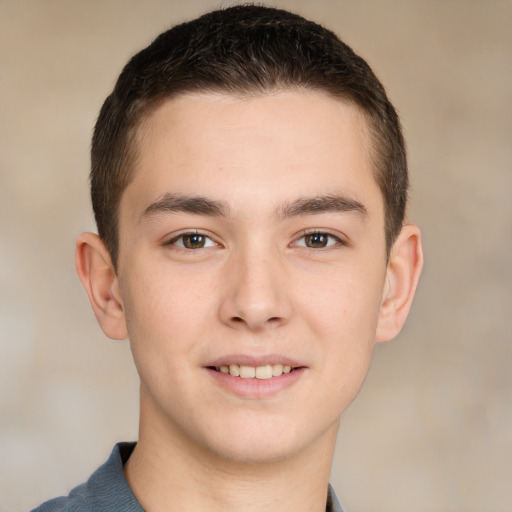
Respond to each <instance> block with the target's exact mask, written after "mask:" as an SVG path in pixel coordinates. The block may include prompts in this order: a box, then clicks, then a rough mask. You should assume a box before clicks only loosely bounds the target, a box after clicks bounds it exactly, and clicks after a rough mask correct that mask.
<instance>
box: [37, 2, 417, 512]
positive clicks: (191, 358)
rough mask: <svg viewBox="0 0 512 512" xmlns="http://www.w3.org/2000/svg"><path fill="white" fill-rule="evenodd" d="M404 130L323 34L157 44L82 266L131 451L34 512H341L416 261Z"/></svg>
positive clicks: (248, 18) (132, 87)
mask: <svg viewBox="0 0 512 512" xmlns="http://www.w3.org/2000/svg"><path fill="white" fill-rule="evenodd" d="M407 181H408V179H407V166H406V158H405V150H404V143H403V139H402V135H401V131H400V124H399V121H398V118H397V115H396V113H395V110H394V109H393V107H392V105H391V104H390V102H389V101H388V99H387V97H386V94H385V92H384V90H383V88H382V86H381V85H380V83H379V82H378V80H377V79H376V78H375V76H374V75H373V73H372V71H371V70H370V68H369V67H368V65H367V64H366V63H365V62H364V61H363V60H362V59H361V58H359V57H358V56H356V55H355V54H354V53H353V52H352V50H351V49H350V48H348V47H347V46H346V45H345V44H343V43H342V42H341V41H339V40H338V39H337V38H336V36H335V35H334V34H332V33H331V32H329V31H327V30H325V29H324V28H322V27H320V26H318V25H316V24H314V23H311V22H309V21H306V20H304V19H303V18H301V17H299V16H296V15H293V14H290V13H288V12H285V11H280V10H275V9H269V8H265V7H256V6H238V7H233V8H229V9H226V10H221V11H215V12H212V13H210V14H207V15H205V16H203V17H201V18H199V19H197V20H194V21H192V22H189V23H185V24H183V25H179V26H177V27H174V28H173V29H171V30H169V31H168V32H165V33H164V34H162V35H160V36H159V37H158V38H157V39H156V40H155V41H154V42H153V43H152V44H151V45H150V46H149V47H148V48H146V49H145V50H143V51H142V52H140V53H139V54H137V55H136V56H135V57H133V58H132V59H131V60H130V62H129V63H128V64H127V66H126V67H125V69H124V70H123V72H122V74H121V76H120V77H119V80H118V82H117V84H116V86H115V89H114V91H113V93H112V94H111V95H110V96H109V97H108V98H107V100H106V101H105V104H104V105H103V108H102V110H101V113H100V116H99V119H98V122H97V125H96V128H95V133H94V138H93V144H92V172H91V193H92V202H93V207H94V211H95V215H96V221H97V225H98V231H99V235H95V234H92V233H85V234H83V235H82V236H81V237H80V238H79V240H78V243H77V251H76V266H77V270H78V274H79V276H80V279H81V280H82V283H83V284H84V287H85V289H86V290H87V293H88V295H89V298H90V301H91V304H92V307H93V309H94V312H95V314H96V317H97V319H98V322H99V323H100V325H101V327H102V329H103V331H104V332H105V334H106V335H107V336H109V337H111V338H114V339H124V338H127V337H128V338H129V339H130V343H131V348H132V352H133V356H134V359H135V364H136V367H137V370H138V373H139V375H140V381H141V386H140V433H139V440H138V442H137V444H134V443H133V444H128V443H121V444H119V445H117V446H116V447H115V448H114V450H113V452H112V455H111V457H110V459H109V460H108V461H107V463H106V464H105V465H103V466H102V467H101V468H100V469H98V470H97V471H96V473H94V474H93V475H92V477H91V478H90V479H89V481H88V482H87V483H86V484H84V485H82V486H79V487H78V488H76V489H75V490H73V491H72V492H71V494H70V495H69V496H68V497H66V498H58V499H56V500H52V501H50V502H47V503H46V504H44V505H42V506H41V507H40V508H39V509H37V510H40V511H51V510H73V511H93V510H94V511H96V510H103V511H107V510H108V511H117V510H119V511H121V510H123V511H141V510H148V511H151V512H159V511H164V510H165V511H175V510H176V511H181V510H191V511H217V510H218V511H224V512H225V511H235V510H237V511H238V510H244V511H261V510H266V509H269V508H271V509H279V510H281V511H283V512H288V511H289V512H291V511H308V512H309V511H316V512H320V511H322V512H323V511H325V510H330V511H340V510H341V507H340V505H339V503H338V501H337V499H336V497H335V495H334V491H333V490H332V489H330V488H329V485H328V479H329V473H330V468H331V462H332V457H333V450H334V444H335V440H336V435H337V431H338V425H339V421H340V417H341V414H342V413H343V411H344V410H345V409H346V408H347V407H348V405H349V404H350V402H351V401H352V400H353V399H354V397H355V395H356V394H357V392H358V390H359V388H360V386H361V384H362V382H363V380H364V377H365V374H366V371H367V369H368V365H369V362H370V358H371V354H372V349H373V346H374V344H375V342H381V341H386V340H389V339H391V338H392V337H394V336H395V335H396V334H397V333H398V332H399V330H400V328H401V327H402V325H403V323H404V322H405V319H406V317H407V313H408V311H409V307H410V305H411V301H412V298H413V295H414V290H415V287H416V284H417V281H418V277H419V274H420V271H421V265H422V253H421V241H420V233H419V230H418V228H417V227H415V226H412V225H404V224H403V220H404V210H405V203H406V194H407Z"/></svg>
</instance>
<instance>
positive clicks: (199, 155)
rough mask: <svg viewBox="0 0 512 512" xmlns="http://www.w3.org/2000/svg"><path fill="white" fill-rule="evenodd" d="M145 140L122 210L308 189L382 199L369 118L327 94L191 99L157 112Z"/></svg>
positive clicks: (142, 132) (279, 196) (256, 198)
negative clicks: (172, 200)
mask: <svg viewBox="0 0 512 512" xmlns="http://www.w3.org/2000/svg"><path fill="white" fill-rule="evenodd" d="M137 135H138V136H137V139H138V140H137V153H138V155H137V158H136V165H135V169H134V177H133V180H132V182H131V183H130V185H129V186H128V187H127V190H126V191H125V194H124V195H123V198H122V202H121V210H122V209H123V203H127V202H129V203H130V210H131V211H133V212H135V211H137V212H140V211H142V210H143V209H144V208H145V206H147V205H148V204H149V203H151V202H153V201H155V200H156V199H157V198H158V197H159V196H161V195H163V194H166V193H181V194H191V195H197V194H201V195H206V196H209V197H212V198H214V199H218V200H221V201H223V202H227V203H229V204H230V206H231V207H233V208H234V209H235V210H236V209H237V208H242V209H243V207H244V206H247V205H248V204H249V203H248V199H250V200H251V201H249V202H254V203H255V204H258V202H259V204H260V206H261V207H263V206H264V205H267V204H268V205H270V202H272V200H273V199H275V201H292V200H293V199H294V197H295V196H297V195H301V196H303V195H304V193H305V191H307V190H309V192H310V194H323V195H325V194H331V193H340V194H344V195H346V194H350V195H351V196H353V197H354V199H356V200H358V201H361V202H364V203H368V202H369V203H372V202H373V203H375V202H377V203H380V202H381V200H380V193H379V192H378V187H377V184H376V182H375V180H374V177H373V173H372V170H371V158H370V143H369V135H368V129H367V124H366V120H365V118H364V115H363V114H362V113H361V112H360V110H359V109H358V108H357V107H356V106H354V105H351V104H349V103H347V102H343V101H340V100H337V99H334V98H332V97H330V96H328V95H327V94H325V93H321V92H315V91H310V90H285V91H279V92H274V93H265V94H253V95H244V96H234V95H230V94H225V93H193V94H186V95H182V96H178V97H176V98H173V99H170V100H166V101H165V102H164V103H163V104H161V105H160V106H158V107H157V108H156V109H155V110H154V112H152V113H151V115H150V116H148V118H147V119H146V120H145V121H144V122H143V123H142V124H141V126H140V127H139V130H138V134H137ZM376 192H377V194H376ZM381 206H382V205H381V204H376V205H375V208H376V209H378V210H381ZM370 209H371V204H370Z"/></svg>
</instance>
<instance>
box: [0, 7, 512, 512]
mask: <svg viewBox="0 0 512 512" xmlns="http://www.w3.org/2000/svg"><path fill="white" fill-rule="evenodd" d="M226 4H227V3H226V2H224V3H222V4H221V2H219V1H218V0H214V1H209V0H204V1H199V0H196V1H190V0H189V1H188V2H181V1H180V2H178V1H175V2H173V1H170V0H167V1H158V0H152V1H144V2H143V1H136V0H125V1H115V0H107V1H90V2H84V1H78V0H76V1H51V0H46V1H44V0H40V1H37V0H34V1H26V0H22V1H9V0H0V510H1V511H10V512H17V511H22V510H27V509H28V508H30V507H31V506H33V505H36V504H37V503H39V502H40V501H42V500H44V499H47V498H50V497H52V496H54V495H58V494H62V493H66V492H67V491H68V490H69V489H70V488H71V487H72V486H73V485H76V484H77V483H79V482H81V481H83V480H84V479H85V478H86V477H87V476H88V475H89V473H90V472H91V471H92V470H93V469H94V468H95V467H96V466H98V465H99V464H100V463H101V462H102V461H103V460H104V459H105V458H106V456H107V455H108V453H110V449H111V446H112V445H113V444H114V442H115V441H117V440H122V439H125V440H128V439H134V438H135V437H136V432H137V408H138V405H137V396H136V395H137V377H136V373H135V370H134V368H133V365H132V363H131V358H130V354H129V350H128V347H127V345H126V343H115V342H110V341H107V340H106V339H105V338H104V336H103V335H102V333H101V332H100V330H99V328H98V327H97V326H96V322H95V319H94V317H93V314H92V312H91V311H90V308H89V304H88V301H87V299H86V296H85V293H84V292H83V290H82V289H81V286H80V284H79V282H78V279H77V278H76V277H75V273H74V268H73V250H74V241H75V238H76V236H77V234H79V233H80V232H81V231H82V230H88V229H93V222H92V216H91V213H90V207H89V199H88V188H87V173H88V149H89V143H90V135H91V130H92V127H93V123H94V120H95V117H96V114H97V112H98V110H99V108H100V105H101V102H102V101H103V99H104V97H105V96H106V95H107V93H108V92H109V91H110V89H111V88H112V86H113V84H114V80H115V78H116V77H117V74H118V73H119V71H120V69H121V67H122V65H123V64H124V63H125V61H126V60H127V58H128V57H129V56H131V55H132V54H133V53H134V52H135V51H137V50H139V49H140V48H141V47H142V46H143V45H146V44H147V43H149V42H150V41H151V39H152V38H153V37H154V36H156V35H157V33H159V32H160V31H161V30H163V29H164V28H166V27H168V26H170V25H172V24H174V23H176V22H178V21H182V20H184V19H187V18H190V17H193V16H196V15H198V14H200V13H202V12H203V11H205V10H206V9H209V8H213V7H217V6H219V5H226ZM275 4H276V5H279V6H282V7H285V8H289V9H291V10H296V11H298V12H300V13H303V14H305V15H306V16H309V17H311V18H313V19H314V20H316V21H319V22H322V23H324V24H326V25H327V26H328V27H330V28H332V29H334V30H335V31H336V32H337V33H338V34H340V35H341V37H342V38H344V39H345V40H346V42H348V43H349V44H350V45H352V46H353V47H354V48H355V49H356V51H358V52H359V53H360V54H362V55H363V56H364V57H365V58H366V59H367V60H368V61H369V63H370V64H371V65H372V66H373V68H374V69H375V71H376V72H377V74H378V75H379V76H380V77H381V79H382V80H383V82H384V84H385V85H386V86H387V89H388V92H389V94H390V96H391V98H392V100H393V101H394V103H395V104H396V105H397V107H398V109H399V111H400V113H401V116H402V119H403V123H404V126H405V132H406V137H407V140H408V144H409V155H410V167H411V178H412V185H413V187H412V191H411V208H410V218H411V219H412V220H414V221H415V222H417V223H418V224H419V225H420V226H421V227H422V229H423V232H424V241H425V246H426V268H425V272H424V275H423V278H422V282H421V284H420V289H419V292H418V296H417V300H416V303H415V305H414V307H413V310H412V313H411V317H410V320H409V322H408V324H407V326H406V328H405V330H404V332H403V333H402V334H401V335H400V336H399V338H398V339H396V340H395V341H394V342H392V343H389V344H387V345H384V346H379V347H378V349H377V350H376V353H375V359H374V361H373V364H372V368H371V371H370V374H369V376H368V378H367V382H366V384H365V387H364V388H363V390H362V392H361V394H360V396H359V397H358V399H357V400H356V402H355V403H354V404H353V405H352V406H351V408H350V409H349V410H348V412H347V413H346V415H345V417H344V421H343V424H342V427H341V432H340V440H339V445H338V449H337V454H336V460H335V466H334V469H333V478H332V480H333V483H334V485H335V487H336V489H337V491H338V494H339V495H340V497H341V500H342V502H343V503H344V506H345V508H346V510H347V511H348V512H377V511H379V512H387V511H393V512H411V511H414V512H421V511H426V512H427V511H429V512H430V511H432V512H450V511H467V512H471V511H475V512H476V511H487V512H500V511H510V510H512V490H511V488H512V484H511V482H512V406H511V391H512V371H511V367H512V347H511V343H512V340H511V338H512V335H511V333H512V325H511V318H512V310H511V302H512V301H511V291H512V275H511V274H512V272H511V261H512V259H511V256H512V247H511V245H512V242H511V241H512V225H511V224H512V211H511V210H512V200H511V197H512V172H511V171H512V169H511V167H512V137H511V132H512V30H511V21H512V2H511V1H499V0H488V1H485V0H481V1H476V0H475V1H471V0H458V1H457V0H446V1H435V0H415V1H414V0H408V1H406V0H403V1H398V0H392V1H385V0H381V1H369V0H360V1H356V0H352V1H342V0H340V1H336V0H331V1H329V0H324V1H315V2H313V1H310V2H308V1H306V0H303V1H301V0H289V1H286V0H282V1H277V2H275Z"/></svg>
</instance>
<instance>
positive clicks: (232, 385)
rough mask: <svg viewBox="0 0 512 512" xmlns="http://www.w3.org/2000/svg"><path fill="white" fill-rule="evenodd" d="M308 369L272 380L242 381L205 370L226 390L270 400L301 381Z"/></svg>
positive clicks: (301, 369)
mask: <svg viewBox="0 0 512 512" xmlns="http://www.w3.org/2000/svg"><path fill="white" fill-rule="evenodd" d="M306 369H307V368H297V369H296V370H293V371H292V372H290V373H283V374H282V375H280V376H279V377H271V378H270V379H242V378H241V377H233V376H232V375H230V374H229V373H221V372H217V371H215V370H212V369H211V368H205V370H206V371H207V372H208V373H209V374H210V375H211V376H212V378H213V379H215V381H216V382H217V383H219V384H220V385H221V386H222V387H223V388H224V389H226V390H227V391H230V392H231V393H233V394H235V395H238V396H240V397H243V398H254V399H259V398H268V397H272V396H274V395H276V394H278V393H279V392H280V391H283V390H285V389H286V388H289V387H290V386H292V385H293V384H295V383H296V382H297V381H298V380H299V379H301V378H302V377H303V376H304V374H305V372H306Z"/></svg>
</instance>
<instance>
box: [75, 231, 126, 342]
mask: <svg viewBox="0 0 512 512" xmlns="http://www.w3.org/2000/svg"><path fill="white" fill-rule="evenodd" d="M75 266H76V271H77V274H78V277H79V278H80V281H82V284H83V286H84V288H85V291H86V292H87V295H88V296H89V300H90V302H91V306H92V309H93V311H94V314H95V315H96V318H97V320H98V323H99V324H100V327H101V329H102V330H103V332H104V333H105V334H106V335H107V336H108V337H109V338H112V339H115V340H122V339H125V338H126V337H127V336H128V333H127V329H126V321H125V316H124V308H123V302H122V298H121V293H120V290H119V282H118V279H117V275H116V272H115V270H114V266H113V265H112V261H111V258H110V255H109V253H108V250H107V249H106V247H105V245H104V244H103V242H102V241H101V240H100V238H99V237H98V235H96V234H94V233H83V234H82V235H80V237H79V238H78V240H77V243H76V252H75Z"/></svg>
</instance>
